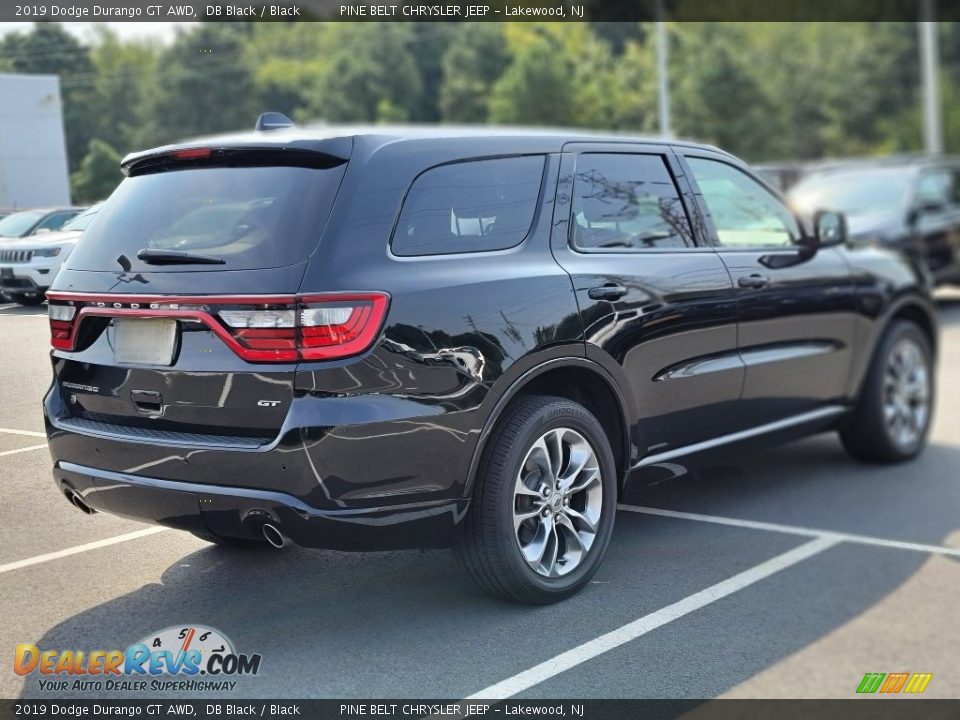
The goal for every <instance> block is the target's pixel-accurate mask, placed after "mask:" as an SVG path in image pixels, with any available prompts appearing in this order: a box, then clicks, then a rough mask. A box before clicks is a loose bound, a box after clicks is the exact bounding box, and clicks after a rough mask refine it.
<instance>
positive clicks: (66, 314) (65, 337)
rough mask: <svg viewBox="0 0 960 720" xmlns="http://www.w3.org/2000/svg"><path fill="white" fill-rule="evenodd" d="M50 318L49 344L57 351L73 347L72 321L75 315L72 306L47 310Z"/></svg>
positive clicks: (54, 306)
mask: <svg viewBox="0 0 960 720" xmlns="http://www.w3.org/2000/svg"><path fill="white" fill-rule="evenodd" d="M47 313H48V314H49V316H50V344H51V345H53V347H55V348H57V349H58V350H69V349H70V348H71V347H73V320H74V318H75V317H76V315H77V308H76V306H74V305H54V304H52V303H51V304H50V305H49V307H48V308H47Z"/></svg>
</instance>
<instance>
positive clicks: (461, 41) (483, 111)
mask: <svg viewBox="0 0 960 720" xmlns="http://www.w3.org/2000/svg"><path fill="white" fill-rule="evenodd" d="M509 62H510V56H509V54H508V51H507V41H506V38H505V37H504V34H503V26H502V25H501V24H500V23H461V24H460V26H459V27H458V28H457V30H456V34H455V36H454V38H453V40H452V42H451V43H450V45H449V47H448V48H447V52H446V53H445V54H444V56H443V82H442V85H441V88H440V98H439V104H440V117H441V119H443V120H444V121H446V122H455V123H483V122H486V120H487V110H488V107H487V106H488V101H489V96H490V90H491V88H492V87H493V84H494V83H495V82H496V81H497V78H499V77H500V75H502V74H503V71H504V70H505V69H506V67H507V64H508V63H509Z"/></svg>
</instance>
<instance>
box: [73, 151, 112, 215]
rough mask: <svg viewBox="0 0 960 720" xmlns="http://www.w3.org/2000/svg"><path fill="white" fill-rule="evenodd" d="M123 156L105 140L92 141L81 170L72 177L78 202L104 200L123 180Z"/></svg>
mask: <svg viewBox="0 0 960 720" xmlns="http://www.w3.org/2000/svg"><path fill="white" fill-rule="evenodd" d="M120 160H121V155H120V153H119V152H117V151H116V149H115V148H114V147H113V146H111V145H109V144H107V143H106V142H104V141H103V140H96V139H95V140H91V141H90V146H89V148H88V150H87V154H86V155H84V157H83V160H82V161H81V163H80V169H79V170H77V171H76V172H75V173H73V175H72V176H71V177H70V184H71V186H72V187H73V196H74V200H75V201H76V202H85V203H92V202H96V201H98V200H103V199H104V198H105V197H107V196H108V195H109V194H110V193H112V192H113V190H114V188H116V187H117V184H118V183H119V182H120V181H121V180H122V179H123V177H122V175H121V174H120Z"/></svg>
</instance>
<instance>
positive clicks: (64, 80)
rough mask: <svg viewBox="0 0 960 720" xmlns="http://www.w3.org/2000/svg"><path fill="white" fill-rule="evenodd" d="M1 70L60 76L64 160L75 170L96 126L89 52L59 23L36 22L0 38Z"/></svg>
mask: <svg viewBox="0 0 960 720" xmlns="http://www.w3.org/2000/svg"><path fill="white" fill-rule="evenodd" d="M0 71H2V72H11V73H24V74H39V75H59V76H60V94H61V98H62V101H63V124H64V133H65V135H66V141H67V160H68V162H69V165H70V167H71V168H76V167H77V166H78V165H79V163H80V159H81V158H82V157H83V154H84V153H85V152H86V148H87V143H89V141H90V138H91V137H92V135H93V132H94V130H95V128H96V126H97V117H96V113H97V103H96V95H95V93H94V92H93V83H94V79H95V72H94V67H93V63H92V61H91V59H90V52H89V50H88V49H87V48H86V47H85V46H84V45H82V44H81V43H80V41H79V40H77V39H76V38H75V37H74V36H73V35H71V34H70V33H68V32H67V31H66V30H64V29H63V26H62V25H60V24H59V23H51V22H44V23H35V24H34V26H33V29H32V30H30V31H29V32H26V33H10V34H9V35H6V36H4V37H2V38H0Z"/></svg>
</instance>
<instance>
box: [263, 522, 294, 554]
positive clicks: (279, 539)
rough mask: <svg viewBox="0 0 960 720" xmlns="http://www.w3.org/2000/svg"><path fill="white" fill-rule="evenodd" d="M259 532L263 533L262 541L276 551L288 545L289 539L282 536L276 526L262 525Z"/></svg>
mask: <svg viewBox="0 0 960 720" xmlns="http://www.w3.org/2000/svg"><path fill="white" fill-rule="evenodd" d="M261 532H262V533H263V539H264V540H266V541H267V542H268V543H270V545H271V546H273V547H275V548H276V549H277V550H280V549H282V548H284V547H286V546H287V545H289V544H290V538H288V537H287V536H286V535H284V534H283V533H282V532H281V531H280V529H279V528H278V527H277V526H276V525H271V524H270V523H264V524H263V527H262V528H261Z"/></svg>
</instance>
